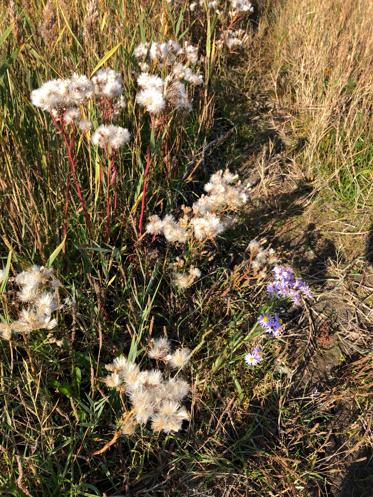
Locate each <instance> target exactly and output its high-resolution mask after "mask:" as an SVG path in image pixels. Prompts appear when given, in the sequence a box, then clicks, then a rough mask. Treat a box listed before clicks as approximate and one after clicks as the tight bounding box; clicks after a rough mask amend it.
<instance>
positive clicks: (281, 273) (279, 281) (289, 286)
mask: <svg viewBox="0 0 373 497" xmlns="http://www.w3.org/2000/svg"><path fill="white" fill-rule="evenodd" d="M273 274H274V281H273V282H272V283H270V284H269V285H268V286H267V291H268V293H269V294H270V295H271V296H275V295H276V296H278V297H283V298H288V299H290V300H292V301H293V302H294V304H295V305H300V304H301V303H302V299H301V297H308V298H312V294H311V290H310V288H309V286H308V285H307V284H306V283H305V282H304V281H303V280H302V279H301V278H296V276H295V274H294V271H293V269H292V268H290V267H284V266H275V268H274V269H273Z"/></svg>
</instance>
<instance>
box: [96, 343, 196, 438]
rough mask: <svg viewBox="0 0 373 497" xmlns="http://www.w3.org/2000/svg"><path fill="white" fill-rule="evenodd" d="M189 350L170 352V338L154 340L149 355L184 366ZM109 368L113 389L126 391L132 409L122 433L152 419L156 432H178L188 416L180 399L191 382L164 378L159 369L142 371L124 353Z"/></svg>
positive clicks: (180, 366)
mask: <svg viewBox="0 0 373 497" xmlns="http://www.w3.org/2000/svg"><path fill="white" fill-rule="evenodd" d="M189 355H190V354H189V350H188V349H179V350H177V351H175V352H174V353H173V354H170V344H169V342H168V340H167V339H163V338H160V339H157V340H154V341H153V342H152V345H151V348H150V350H149V357H151V358H153V359H157V360H162V361H166V362H169V363H170V366H171V367H173V368H177V369H182V367H184V366H185V364H186V363H187V361H188V360H189ZM106 369H107V370H108V371H110V372H111V374H110V375H109V376H107V377H106V378H105V383H106V385H107V386H108V387H110V388H115V389H117V390H119V391H122V392H125V393H126V394H127V396H128V398H129V400H130V403H131V406H132V409H131V411H130V413H129V415H128V414H126V415H125V416H124V417H123V430H122V432H123V433H126V434H131V433H133V432H134V430H135V427H136V425H138V424H146V423H147V422H148V421H151V426H152V429H153V431H164V432H166V433H169V432H177V431H179V430H180V429H181V427H182V423H183V420H185V419H189V414H188V413H187V411H186V409H185V408H184V407H182V406H181V404H180V402H181V401H182V400H183V399H184V398H185V397H186V396H187V395H188V393H189V385H188V383H187V382H186V381H184V380H181V379H178V378H169V379H165V378H164V376H163V374H162V372H161V371H160V370H159V369H153V370H147V371H141V370H140V368H139V366H138V365H137V364H135V363H133V362H130V361H128V359H127V358H126V357H124V356H120V357H117V358H116V359H115V360H114V361H113V363H112V364H108V365H107V366H106Z"/></svg>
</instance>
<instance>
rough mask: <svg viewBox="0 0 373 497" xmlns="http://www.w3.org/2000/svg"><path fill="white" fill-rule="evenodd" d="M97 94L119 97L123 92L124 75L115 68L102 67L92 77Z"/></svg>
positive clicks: (111, 97) (99, 95)
mask: <svg viewBox="0 0 373 497" xmlns="http://www.w3.org/2000/svg"><path fill="white" fill-rule="evenodd" d="M92 83H93V85H94V92H95V95H96V96H98V97H106V98H110V99H113V98H117V97H120V96H121V95H122V92H123V80H122V76H121V75H120V74H119V73H117V72H116V71H114V70H113V69H109V68H108V69H100V70H99V71H97V73H96V74H95V75H94V76H93V78H92Z"/></svg>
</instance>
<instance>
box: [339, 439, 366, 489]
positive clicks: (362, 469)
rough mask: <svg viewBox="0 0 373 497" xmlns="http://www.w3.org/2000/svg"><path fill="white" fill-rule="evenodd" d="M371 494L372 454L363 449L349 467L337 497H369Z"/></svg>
mask: <svg viewBox="0 0 373 497" xmlns="http://www.w3.org/2000/svg"><path fill="white" fill-rule="evenodd" d="M372 493H373V453H372V450H371V449H368V448H365V449H363V451H362V452H361V453H360V454H359V457H358V458H357V460H356V461H355V462H354V463H352V464H351V465H350V467H349V468H348V470H347V474H346V476H345V478H344V481H343V484H342V488H341V492H340V495H338V497H371V495H372Z"/></svg>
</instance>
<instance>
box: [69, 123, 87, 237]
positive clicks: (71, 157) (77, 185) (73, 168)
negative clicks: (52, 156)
mask: <svg viewBox="0 0 373 497" xmlns="http://www.w3.org/2000/svg"><path fill="white" fill-rule="evenodd" d="M61 130H62V137H63V140H64V142H65V147H66V151H67V157H68V159H69V162H70V165H71V172H72V175H73V178H74V183H75V188H76V192H77V194H78V198H79V201H80V205H81V207H82V209H83V214H84V218H85V222H86V225H87V228H88V231H89V234H90V236H91V237H92V224H91V218H90V216H89V213H88V210H87V206H86V203H85V200H84V197H83V193H82V190H81V188H80V183H79V179H78V176H77V174H76V161H75V158H74V155H73V148H74V135H73V134H71V135H70V141H68V139H67V136H66V131H65V128H64V127H62V128H61Z"/></svg>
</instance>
